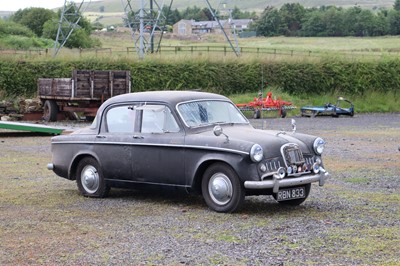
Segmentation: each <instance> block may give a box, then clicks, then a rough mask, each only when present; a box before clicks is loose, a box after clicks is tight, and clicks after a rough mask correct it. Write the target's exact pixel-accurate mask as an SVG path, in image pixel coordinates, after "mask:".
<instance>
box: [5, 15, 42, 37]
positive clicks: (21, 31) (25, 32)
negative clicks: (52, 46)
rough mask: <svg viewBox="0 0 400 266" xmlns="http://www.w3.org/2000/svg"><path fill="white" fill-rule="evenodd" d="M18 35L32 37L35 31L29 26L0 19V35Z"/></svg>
mask: <svg viewBox="0 0 400 266" xmlns="http://www.w3.org/2000/svg"><path fill="white" fill-rule="evenodd" d="M6 35H20V36H25V37H33V36H35V33H33V31H31V30H30V29H29V28H27V27H25V26H23V25H21V24H18V23H15V22H11V21H3V20H1V19H0V36H6Z"/></svg>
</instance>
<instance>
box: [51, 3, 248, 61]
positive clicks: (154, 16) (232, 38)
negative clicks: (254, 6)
mask: <svg viewBox="0 0 400 266" xmlns="http://www.w3.org/2000/svg"><path fill="white" fill-rule="evenodd" d="M167 1H168V2H169V4H168V8H166V9H165V8H164V7H166V6H167V5H166V3H165V2H166V1H165V0H135V1H134V0H121V3H122V6H123V9H124V13H125V23H126V24H127V26H128V27H129V28H130V30H131V34H132V38H133V42H134V45H135V48H136V51H137V53H138V55H139V58H140V59H143V58H144V56H145V54H146V53H148V52H149V51H150V53H154V52H156V51H158V49H159V47H160V43H161V39H162V37H163V33H164V30H165V26H166V22H167V18H168V13H169V12H170V10H171V6H172V3H173V0H167ZM227 1H228V0H220V2H219V5H218V8H217V9H213V7H212V5H211V3H210V1H209V0H205V2H206V5H207V8H208V9H209V11H210V13H211V15H212V17H213V19H214V20H215V21H216V22H217V24H218V26H219V27H220V29H221V31H222V33H223V34H224V36H225V38H226V40H227V42H228V43H229V45H230V47H231V48H232V50H233V51H234V53H235V54H236V56H239V55H240V48H239V44H238V41H237V34H236V27H235V25H234V23H233V19H232V14H231V9H228V12H229V13H228V17H229V19H228V20H226V21H224V23H222V21H221V20H220V18H219V15H220V12H221V11H220V6H221V5H222V6H223V9H224V10H225V9H226V5H227ZM87 2H88V3H87V4H86V5H85V6H86V7H85V9H86V8H87V7H88V6H89V4H90V2H91V0H89V1H87ZM133 2H139V3H138V4H139V8H138V9H137V11H134V10H135V9H134V7H136V6H137V5H133ZM84 3H85V0H81V4H80V5H79V6H78V7H77V6H76V5H74V4H73V2H69V4H68V5H67V0H65V1H64V7H63V9H62V12H61V16H60V20H59V23H58V31H57V37H56V42H55V45H54V56H56V55H57V54H58V53H59V51H60V49H61V48H62V47H64V45H65V43H66V41H67V40H68V38H69V37H70V35H71V33H72V32H73V31H74V29H75V28H77V27H79V25H78V23H79V21H80V20H81V18H82V15H83V12H84V11H81V10H82V6H83V4H84ZM165 11H166V14H164V12H165ZM227 23H228V24H227ZM225 25H228V26H229V28H230V29H231V33H230V34H228V33H227V32H226V27H225ZM156 38H158V44H157V47H155V39H156Z"/></svg>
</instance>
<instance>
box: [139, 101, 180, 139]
mask: <svg viewBox="0 0 400 266" xmlns="http://www.w3.org/2000/svg"><path fill="white" fill-rule="evenodd" d="M136 111H142V112H143V115H142V126H141V132H142V133H170V132H179V126H178V124H177V122H176V120H175V118H174V117H173V115H172V114H171V110H170V109H169V108H168V107H167V106H165V105H151V104H150V105H143V106H140V107H138V108H136Z"/></svg>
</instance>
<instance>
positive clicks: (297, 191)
mask: <svg viewBox="0 0 400 266" xmlns="http://www.w3.org/2000/svg"><path fill="white" fill-rule="evenodd" d="M305 197H306V189H305V187H296V188H286V189H280V190H279V191H278V195H277V200H278V201H284V200H292V199H302V198H305Z"/></svg>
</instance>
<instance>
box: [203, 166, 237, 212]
mask: <svg viewBox="0 0 400 266" xmlns="http://www.w3.org/2000/svg"><path fill="white" fill-rule="evenodd" d="M208 192H209V194H210V196H211V199H212V200H213V201H214V202H215V203H217V204H219V205H224V204H226V203H228V202H229V201H230V199H231V198H232V194H233V187H232V183H231V180H229V178H228V177H227V176H226V175H224V174H223V173H216V174H214V175H213V176H212V177H211V178H210V182H209V183H208Z"/></svg>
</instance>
